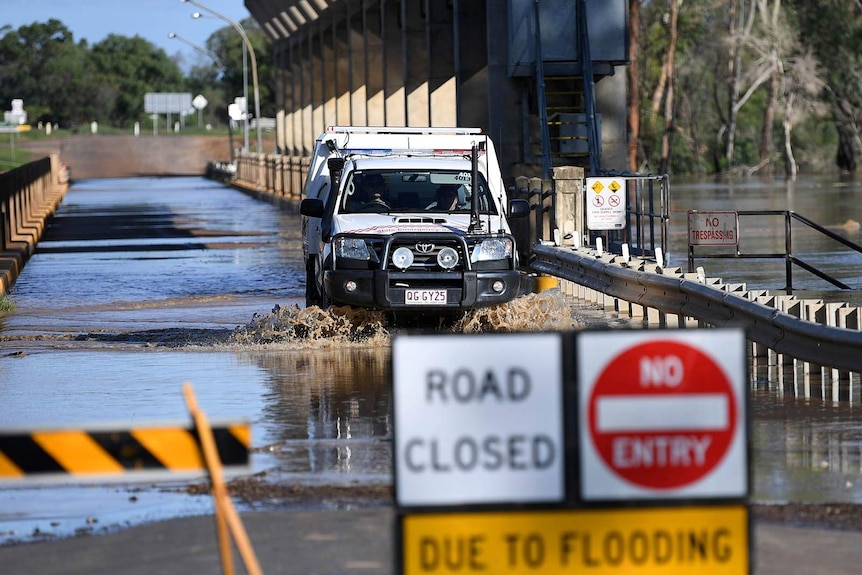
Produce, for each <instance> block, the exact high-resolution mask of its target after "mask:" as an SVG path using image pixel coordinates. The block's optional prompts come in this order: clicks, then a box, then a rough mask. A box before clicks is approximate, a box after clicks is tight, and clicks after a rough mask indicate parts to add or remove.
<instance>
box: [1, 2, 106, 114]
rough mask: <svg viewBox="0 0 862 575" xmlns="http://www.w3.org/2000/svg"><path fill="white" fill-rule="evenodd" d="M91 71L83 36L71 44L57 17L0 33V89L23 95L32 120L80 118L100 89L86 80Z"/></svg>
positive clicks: (8, 93) (7, 93)
mask: <svg viewBox="0 0 862 575" xmlns="http://www.w3.org/2000/svg"><path fill="white" fill-rule="evenodd" d="M92 72H93V70H92V68H91V66H90V64H89V62H88V54H87V44H86V42H82V43H81V44H75V42H74V38H73V36H72V33H71V32H70V31H69V29H68V28H66V27H65V26H64V25H63V24H62V23H61V22H60V21H59V20H54V19H51V20H49V21H48V22H46V23H44V24H40V23H35V24H32V25H29V26H21V27H20V28H19V29H18V30H17V31H10V32H7V33H6V34H5V35H4V36H3V38H2V39H0V93H2V94H3V95H4V97H6V98H8V99H11V98H20V99H22V100H24V102H25V105H26V106H27V109H28V112H29V113H30V115H31V121H34V120H36V121H39V120H41V121H50V122H56V123H59V124H62V125H70V124H72V123H74V122H76V121H78V120H79V117H80V115H81V114H83V113H84V108H86V106H87V102H89V101H92V100H91V99H92V98H94V97H95V94H96V93H97V92H98V90H97V88H96V87H95V86H93V85H88V84H87V83H85V82H84V79H85V78H87V77H88V75H90V74H91V73H92ZM7 104H8V102H7Z"/></svg>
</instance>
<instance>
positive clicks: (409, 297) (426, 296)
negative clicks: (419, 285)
mask: <svg viewBox="0 0 862 575" xmlns="http://www.w3.org/2000/svg"><path fill="white" fill-rule="evenodd" d="M404 303H405V304H407V305H445V304H446V290H445V289H409V290H405V291H404Z"/></svg>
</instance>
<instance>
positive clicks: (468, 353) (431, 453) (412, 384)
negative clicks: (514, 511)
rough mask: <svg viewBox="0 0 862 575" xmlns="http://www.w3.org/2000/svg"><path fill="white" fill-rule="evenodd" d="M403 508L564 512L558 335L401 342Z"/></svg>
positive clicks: (399, 490)
mask: <svg viewBox="0 0 862 575" xmlns="http://www.w3.org/2000/svg"><path fill="white" fill-rule="evenodd" d="M392 363H393V384H394V403H395V474H396V478H397V481H396V482H395V496H396V502H397V503H398V505H403V506H421V505H456V504H469V503H495V502H504V503H510V502H559V501H562V500H563V498H564V495H565V493H564V492H565V486H564V463H565V462H564V456H565V448H564V441H563V416H562V413H563V410H562V398H563V384H562V363H563V362H562V339H561V337H560V335H559V334H517V335H514V334H491V335H488V334H484V335H451V336H445V337H441V336H421V335H406V336H397V337H396V338H395V339H394V341H393V342H392Z"/></svg>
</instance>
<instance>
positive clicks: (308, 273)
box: [305, 256, 325, 308]
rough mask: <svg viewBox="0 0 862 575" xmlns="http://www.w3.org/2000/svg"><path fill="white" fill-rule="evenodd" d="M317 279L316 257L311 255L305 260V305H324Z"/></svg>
mask: <svg viewBox="0 0 862 575" xmlns="http://www.w3.org/2000/svg"><path fill="white" fill-rule="evenodd" d="M317 280H318V277H317V258H316V257H314V256H311V257H309V258H308V259H307V260H306V262H305V307H311V306H313V305H316V306H318V307H321V308H322V307H325V306H324V305H323V298H322V296H321V293H322V291H323V290H322V289H321V286H320V285H319V284H318V283H317Z"/></svg>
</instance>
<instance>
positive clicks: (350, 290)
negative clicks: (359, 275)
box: [344, 280, 356, 293]
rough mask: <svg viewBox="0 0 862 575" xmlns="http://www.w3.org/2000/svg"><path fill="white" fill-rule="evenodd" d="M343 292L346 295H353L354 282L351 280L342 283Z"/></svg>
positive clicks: (354, 289)
mask: <svg viewBox="0 0 862 575" xmlns="http://www.w3.org/2000/svg"><path fill="white" fill-rule="evenodd" d="M344 291H346V292H347V293H353V292H355V291H356V282H355V281H353V280H348V281H346V282H344Z"/></svg>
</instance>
